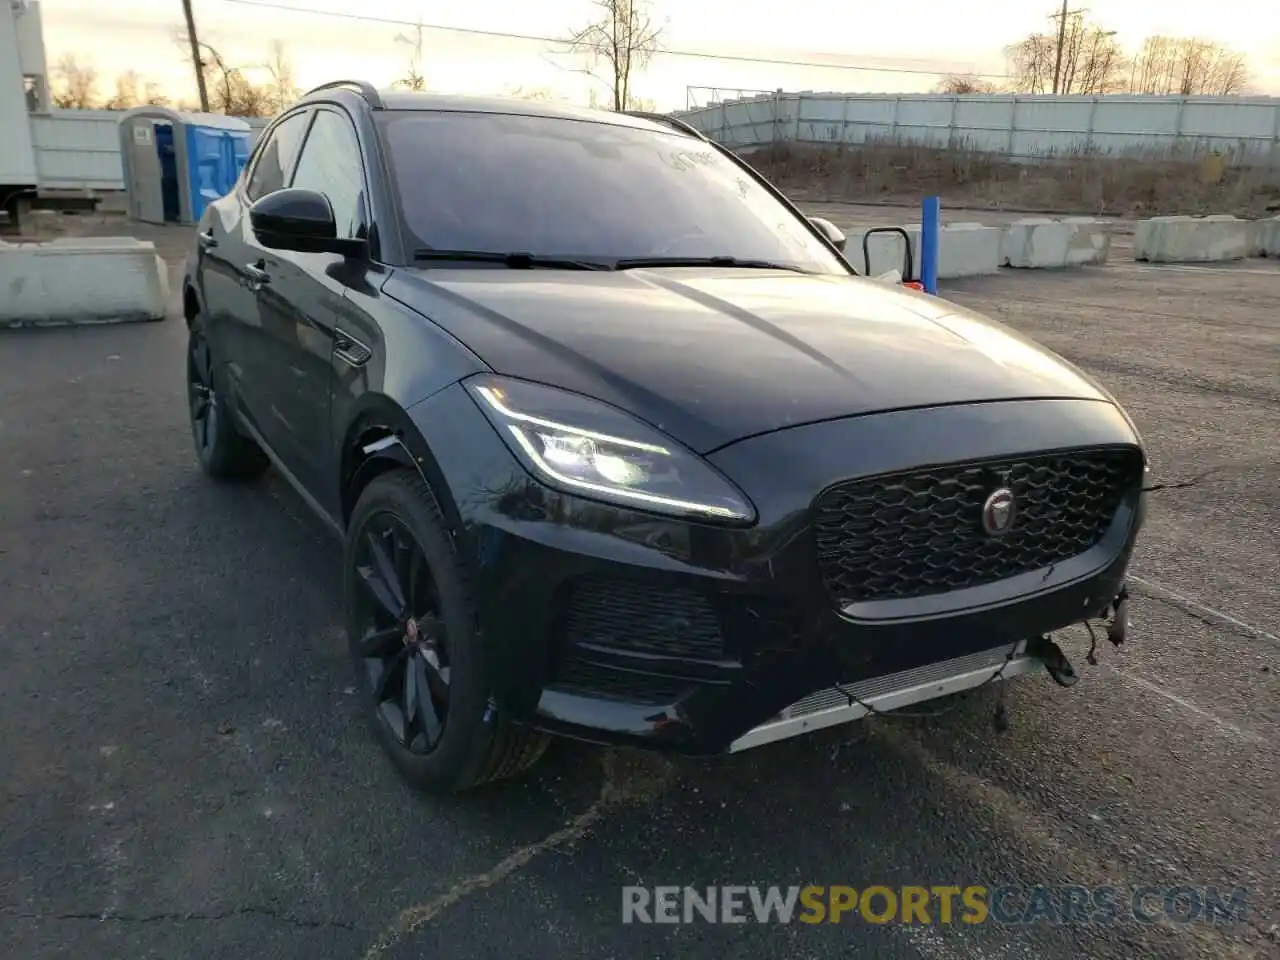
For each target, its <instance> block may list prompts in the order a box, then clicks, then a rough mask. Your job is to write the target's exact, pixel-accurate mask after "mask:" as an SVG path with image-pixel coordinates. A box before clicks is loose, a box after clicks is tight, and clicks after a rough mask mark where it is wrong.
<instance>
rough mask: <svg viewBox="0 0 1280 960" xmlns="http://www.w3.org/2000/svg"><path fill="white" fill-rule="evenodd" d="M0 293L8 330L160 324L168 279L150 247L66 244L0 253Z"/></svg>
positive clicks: (93, 242)
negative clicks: (35, 326)
mask: <svg viewBox="0 0 1280 960" xmlns="http://www.w3.org/2000/svg"><path fill="white" fill-rule="evenodd" d="M120 240H125V241H128V242H119V241H120ZM104 241H105V242H104ZM112 241H116V242H112ZM0 292H3V293H4V294H5V295H4V296H3V297H0V321H4V322H6V323H8V324H11V325H13V324H17V325H23V324H55V323H83V322H95V321H96V322H102V321H108V320H160V319H163V317H164V312H165V307H166V305H167V303H168V300H169V278H168V271H167V270H166V268H165V264H164V261H163V260H161V259H160V257H158V256H157V255H156V252H155V246H154V245H153V244H150V243H142V242H139V241H134V240H132V238H114V237H103V238H94V239H92V240H88V241H79V242H75V241H72V240H70V239H68V238H64V239H62V240H60V241H53V242H50V243H32V244H20V245H18V246H11V247H7V248H5V249H4V250H0Z"/></svg>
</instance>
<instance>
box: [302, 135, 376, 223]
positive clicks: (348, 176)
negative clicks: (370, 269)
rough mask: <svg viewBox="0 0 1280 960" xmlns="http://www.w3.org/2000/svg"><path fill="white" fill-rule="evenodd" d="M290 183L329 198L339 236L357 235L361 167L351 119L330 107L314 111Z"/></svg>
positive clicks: (360, 197) (362, 191) (360, 194)
mask: <svg viewBox="0 0 1280 960" xmlns="http://www.w3.org/2000/svg"><path fill="white" fill-rule="evenodd" d="M292 186H295V187H301V188H303V189H305V190H315V191H317V192H318V193H323V194H324V195H325V196H326V197H328V198H329V202H330V203H331V204H332V205H333V217H334V220H335V221H336V222H337V225H338V236H339V237H342V238H344V239H350V238H352V237H356V236H358V235H359V234H360V227H361V225H362V223H363V220H364V216H363V207H364V205H363V202H362V198H363V193H364V169H363V165H362V164H361V162H360V142H359V140H357V139H356V131H355V128H354V127H352V125H351V121H349V120H348V119H347V118H346V117H343V116H340V115H338V114H337V113H334V112H333V111H331V110H321V111H320V112H319V113H317V114H316V121H315V123H313V124H312V125H311V132H310V133H308V134H307V142H306V143H305V144H304V145H303V147H302V156H301V157H300V158H299V159H298V166H297V168H296V169H295V170H294V173H293V183H292Z"/></svg>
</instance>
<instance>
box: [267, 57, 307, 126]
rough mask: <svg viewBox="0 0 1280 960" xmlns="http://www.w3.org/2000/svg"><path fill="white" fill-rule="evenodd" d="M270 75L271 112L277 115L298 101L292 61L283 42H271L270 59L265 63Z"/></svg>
mask: <svg viewBox="0 0 1280 960" xmlns="http://www.w3.org/2000/svg"><path fill="white" fill-rule="evenodd" d="M266 66H267V72H268V73H269V74H271V96H272V104H271V106H272V110H273V111H274V112H276V113H279V112H280V111H281V110H283V109H284V108H285V107H288V106H291V105H292V104H293V103H294V102H296V101H297V99H298V93H299V90H298V87H297V85H296V84H295V82H294V72H293V59H292V58H291V57H290V56H289V53H288V51H287V50H285V46H284V41H283V40H272V41H271V59H270V60H269V61H267V65H266Z"/></svg>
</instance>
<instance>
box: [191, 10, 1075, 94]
mask: <svg viewBox="0 0 1280 960" xmlns="http://www.w3.org/2000/svg"><path fill="white" fill-rule="evenodd" d="M187 9H188V10H189V9H191V0H187ZM192 36H195V33H192ZM1065 44H1066V0H1062V13H1061V14H1059V22H1057V60H1055V61H1053V93H1055V95H1056V93H1057V83H1059V81H1060V79H1061V77H1062V46H1064V45H1065Z"/></svg>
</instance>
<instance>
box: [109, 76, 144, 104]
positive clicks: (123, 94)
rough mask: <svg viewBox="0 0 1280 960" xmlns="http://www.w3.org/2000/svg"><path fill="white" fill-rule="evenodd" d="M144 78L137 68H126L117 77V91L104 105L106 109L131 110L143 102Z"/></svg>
mask: <svg viewBox="0 0 1280 960" xmlns="http://www.w3.org/2000/svg"><path fill="white" fill-rule="evenodd" d="M141 88H142V78H141V77H140V76H138V71H137V70H126V71H125V72H124V73H122V74H120V75H119V76H118V77H116V92H115V93H114V94H112V95H111V97H110V98H109V99H108V100H107V102H106V103H104V104H103V105H102V106H103V108H104V109H106V110H129V109H131V108H133V107H136V106H138V104H139V103H141V102H142V94H141V92H140V91H141Z"/></svg>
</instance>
